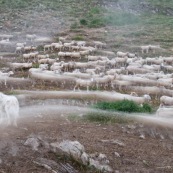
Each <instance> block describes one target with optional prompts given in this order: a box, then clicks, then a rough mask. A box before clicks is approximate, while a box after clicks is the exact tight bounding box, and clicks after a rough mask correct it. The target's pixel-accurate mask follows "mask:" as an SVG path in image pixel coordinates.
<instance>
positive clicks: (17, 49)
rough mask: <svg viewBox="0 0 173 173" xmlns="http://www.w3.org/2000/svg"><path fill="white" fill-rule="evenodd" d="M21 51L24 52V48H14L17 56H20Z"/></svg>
mask: <svg viewBox="0 0 173 173" xmlns="http://www.w3.org/2000/svg"><path fill="white" fill-rule="evenodd" d="M23 50H24V47H19V46H18V47H16V50H15V53H16V54H18V53H20V54H21V53H22V52H23Z"/></svg>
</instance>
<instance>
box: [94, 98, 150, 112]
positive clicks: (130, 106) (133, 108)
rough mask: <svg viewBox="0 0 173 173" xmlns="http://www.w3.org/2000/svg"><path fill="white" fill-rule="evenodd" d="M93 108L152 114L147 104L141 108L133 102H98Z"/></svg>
mask: <svg viewBox="0 0 173 173" xmlns="http://www.w3.org/2000/svg"><path fill="white" fill-rule="evenodd" d="M94 107H95V108H99V109H103V110H111V111H122V112H128V113H132V112H149V113H151V112H152V108H151V106H150V105H148V104H147V103H145V104H143V106H142V107H141V106H140V105H138V104H137V103H135V102H134V101H129V100H122V101H117V102H100V103H97V104H96V105H94Z"/></svg>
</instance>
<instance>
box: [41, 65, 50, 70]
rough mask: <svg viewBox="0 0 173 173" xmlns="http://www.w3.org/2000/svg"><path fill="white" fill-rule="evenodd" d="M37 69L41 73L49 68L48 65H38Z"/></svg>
mask: <svg viewBox="0 0 173 173" xmlns="http://www.w3.org/2000/svg"><path fill="white" fill-rule="evenodd" d="M39 68H40V69H41V70H42V71H43V70H48V68H49V66H48V64H40V65H39Z"/></svg>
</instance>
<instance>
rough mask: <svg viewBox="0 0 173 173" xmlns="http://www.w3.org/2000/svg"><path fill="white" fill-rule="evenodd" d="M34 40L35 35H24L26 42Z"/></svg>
mask: <svg viewBox="0 0 173 173" xmlns="http://www.w3.org/2000/svg"><path fill="white" fill-rule="evenodd" d="M35 39H36V35H35V34H27V35H26V41H34V40H35Z"/></svg>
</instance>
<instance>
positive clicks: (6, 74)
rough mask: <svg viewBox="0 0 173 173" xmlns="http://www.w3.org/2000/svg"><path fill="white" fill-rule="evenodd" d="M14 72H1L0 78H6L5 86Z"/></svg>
mask: <svg viewBox="0 0 173 173" xmlns="http://www.w3.org/2000/svg"><path fill="white" fill-rule="evenodd" d="M13 74H14V73H13V71H9V72H8V73H3V72H1V71H0V77H4V78H5V86H6V85H7V78H8V77H9V76H10V75H13Z"/></svg>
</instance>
